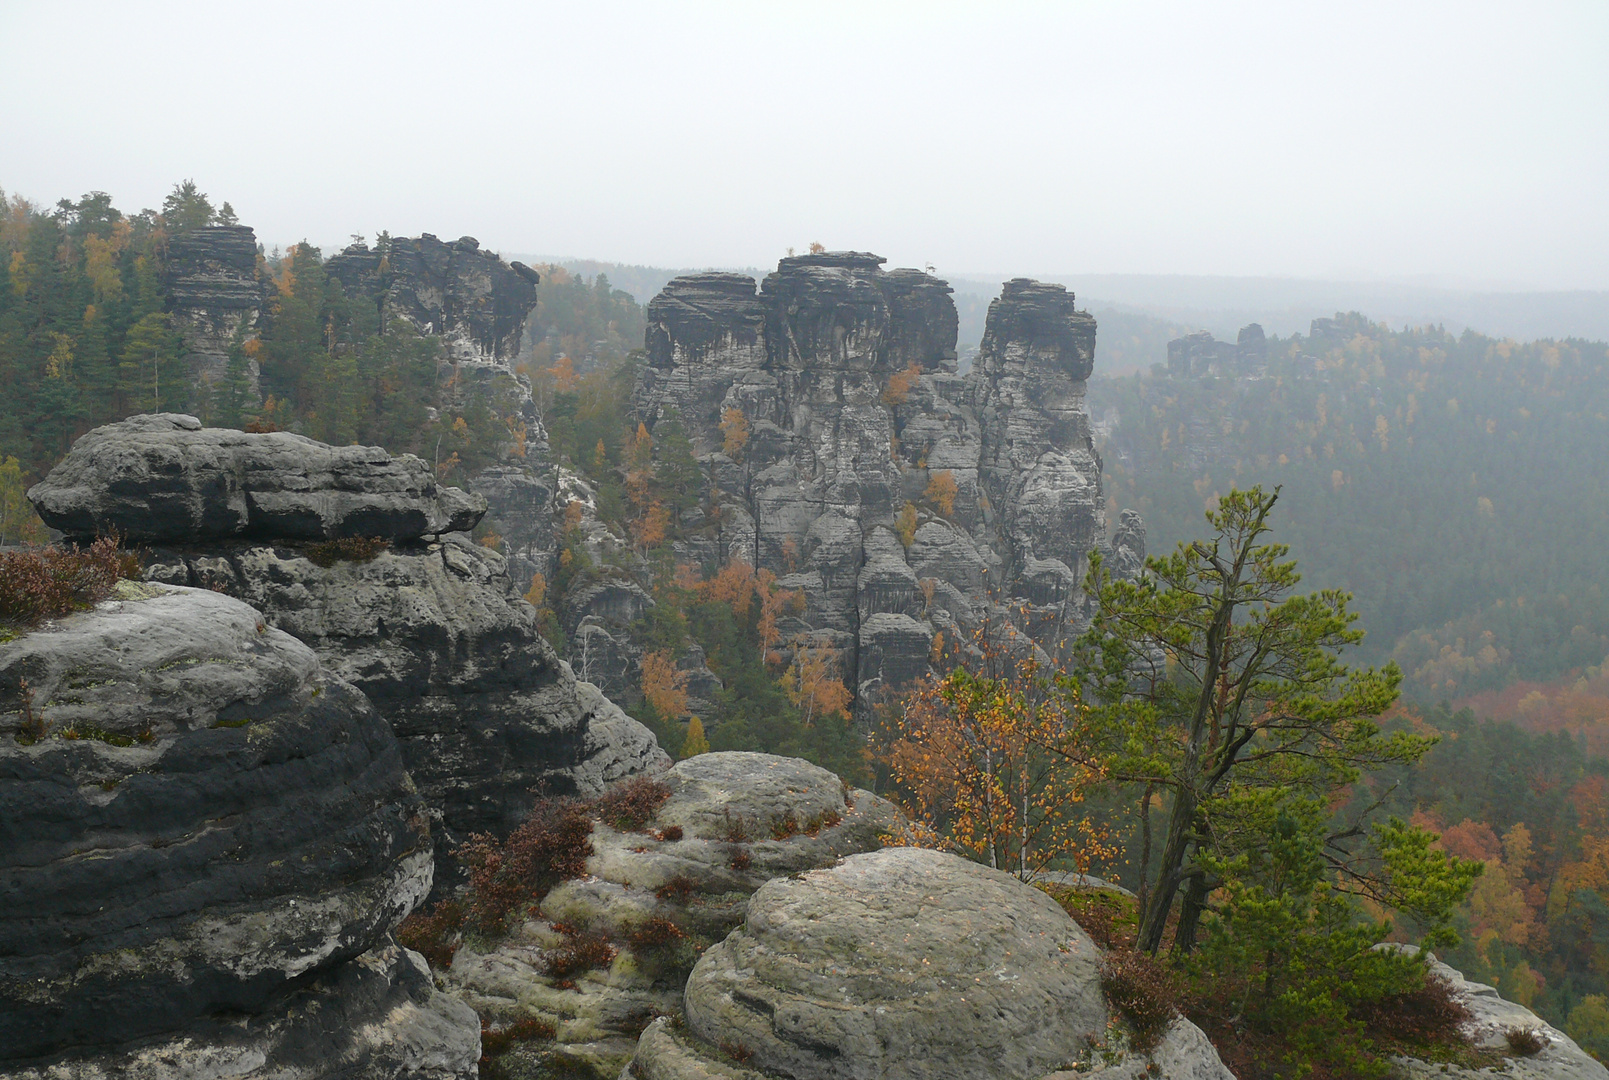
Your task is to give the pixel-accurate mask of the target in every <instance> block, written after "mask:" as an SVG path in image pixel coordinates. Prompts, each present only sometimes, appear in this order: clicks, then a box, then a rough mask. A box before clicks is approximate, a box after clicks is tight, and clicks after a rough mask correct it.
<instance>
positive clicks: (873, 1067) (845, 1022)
mask: <svg viewBox="0 0 1609 1080" xmlns="http://www.w3.org/2000/svg"><path fill="white" fill-rule="evenodd" d="M1098 961H1099V951H1098V950H1097V948H1096V946H1095V944H1094V942H1092V941H1091V940H1090V939H1089V937H1088V935H1086V934H1085V933H1084V932H1083V930H1081V929H1080V928H1079V927H1078V925H1077V924H1076V923H1074V922H1073V921H1072V919H1070V918H1068V916H1067V914H1066V912H1064V911H1063V910H1062V909H1061V908H1060V907H1059V906H1057V904H1056V903H1055V902H1054V901H1053V900H1051V899H1050V898H1049V897H1048V896H1046V895H1045V894H1044V893H1043V892H1040V891H1039V890H1037V889H1034V888H1032V887H1030V886H1028V885H1025V884H1023V883H1022V882H1020V881H1018V880H1016V879H1015V878H1013V877H1011V876H1009V875H1007V874H1002V873H999V872H997V871H994V870H989V869H987V868H986V867H983V866H980V865H978V864H976V863H972V862H968V861H966V860H964V859H960V858H958V857H956V856H953V855H947V854H944V853H941V852H935V851H927V850H922V849H917V848H890V849H886V850H883V851H879V852H874V853H869V854H863V855H854V856H851V857H849V858H846V859H844V860H842V861H841V862H839V863H838V864H837V865H835V866H833V867H831V868H828V869H822V870H814V871H810V872H807V873H803V874H794V875H791V876H789V877H787V878H777V879H774V880H772V881H770V882H768V883H767V884H766V885H765V886H763V887H762V888H761V889H760V890H759V891H758V892H757V893H755V895H754V897H753V898H752V900H751V901H750V902H749V905H748V911H747V914H746V916H745V918H744V922H743V925H742V926H741V927H739V928H738V929H737V930H735V931H733V933H732V934H731V935H730V936H728V937H727V938H726V940H725V941H723V942H721V943H720V944H719V945H717V946H715V947H714V948H712V949H710V950H709V951H708V952H706V953H705V954H704V955H703V957H701V958H700V959H699V962H698V964H697V966H696V967H694V969H693V972H692V975H691V977H690V978H689V979H688V982H687V990H686V995H685V1004H686V1024H685V1027H684V1028H682V1029H681V1030H677V1029H676V1028H675V1027H673V1026H672V1025H671V1024H669V1023H668V1022H666V1021H657V1022H655V1023H654V1024H653V1025H652V1026H650V1027H649V1028H648V1029H647V1030H646V1031H644V1033H643V1035H642V1038H641V1040H640V1043H639V1046H638V1050H637V1054H636V1056H635V1058H634V1059H633V1062H632V1065H631V1067H630V1069H629V1070H628V1072H623V1073H622V1076H626V1075H633V1076H636V1077H639V1078H641V1080H692V1078H694V1077H699V1078H703V1077H709V1076H723V1077H731V1078H733V1080H736V1078H737V1077H743V1078H749V1077H759V1076H782V1077H788V1078H789V1080H847V1078H855V1080H859V1078H870V1077H880V1078H889V1080H937V1078H952V1077H953V1078H957V1080H960V1078H965V1080H974V1078H976V1080H1020V1078H1022V1077H1045V1076H1049V1075H1053V1074H1057V1073H1060V1072H1063V1071H1067V1072H1068V1073H1069V1074H1071V1073H1072V1072H1084V1071H1090V1070H1091V1069H1096V1068H1099V1069H1101V1070H1102V1071H1103V1075H1104V1073H1105V1071H1110V1072H1111V1073H1112V1075H1114V1076H1132V1077H1135V1078H1136V1080H1137V1078H1139V1077H1142V1076H1146V1075H1151V1076H1162V1077H1170V1078H1181V1080H1182V1078H1185V1077H1189V1078H1191V1080H1229V1077H1230V1073H1229V1071H1228V1070H1227V1069H1226V1068H1224V1066H1223V1063H1222V1062H1221V1061H1220V1060H1219V1059H1218V1056H1217V1053H1216V1052H1215V1051H1214V1050H1213V1049H1212V1047H1211V1045H1210V1044H1209V1043H1208V1042H1207V1041H1206V1039H1205V1038H1204V1037H1203V1036H1202V1035H1201V1032H1200V1031H1199V1030H1197V1029H1196V1028H1194V1027H1193V1026H1192V1025H1190V1024H1189V1023H1187V1022H1185V1021H1183V1020H1180V1021H1176V1022H1175V1023H1174V1025H1173V1026H1172V1028H1170V1029H1169V1031H1168V1032H1167V1034H1166V1036H1165V1038H1164V1039H1163V1041H1162V1044H1161V1045H1160V1046H1158V1047H1157V1048H1156V1049H1155V1050H1154V1051H1153V1052H1151V1053H1150V1054H1131V1053H1128V1052H1126V1050H1125V1048H1124V1045H1123V1043H1122V1041H1121V1039H1118V1040H1116V1041H1114V1040H1113V1035H1114V1033H1115V1030H1116V1029H1114V1027H1113V1026H1112V1025H1111V1024H1110V1016H1109V1014H1108V1010H1107V1005H1106V1001H1105V997H1104V995H1103V993H1102V990H1101V979H1100V973H1099V969H1098Z"/></svg>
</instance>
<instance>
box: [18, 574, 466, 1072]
mask: <svg viewBox="0 0 1609 1080" xmlns="http://www.w3.org/2000/svg"><path fill="white" fill-rule="evenodd" d="M0 730H3V731H4V732H5V734H4V735H0V1076H7V1077H10V1076H19V1077H20V1076H28V1077H33V1076H45V1075H48V1076H51V1077H85V1078H88V1077H100V1076H108V1075H124V1076H158V1075H173V1074H175V1073H176V1072H183V1071H185V1070H186V1069H193V1070H197V1074H198V1075H200V1074H208V1075H222V1074H223V1073H224V1072H227V1073H228V1074H229V1075H241V1076H245V1075H263V1074H264V1073H263V1072H262V1071H261V1070H263V1069H264V1068H265V1066H267V1065H269V1064H272V1065H274V1066H278V1067H282V1071H275V1072H274V1075H285V1076H297V1077H315V1076H334V1075H342V1076H364V1077H368V1076H375V1077H379V1076H387V1077H390V1076H399V1075H407V1076H416V1077H420V1078H425V1077H430V1078H443V1080H444V1078H447V1077H456V1076H464V1075H467V1074H469V1073H472V1070H473V1065H474V1061H475V1057H476V1055H477V1053H478V1042H479V1038H478V1029H477V1026H476V1024H475V1020H474V1017H473V1015H472V1014H470V1013H469V1012H468V1011H467V1010H466V1009H464V1008H462V1007H461V1006H459V1005H458V1004H457V1003H455V1002H452V1001H451V1000H449V999H447V998H445V997H444V996H443V995H439V994H436V993H435V992H434V991H433V989H432V988H431V987H430V985H429V983H428V981H427V980H425V979H422V978H421V977H420V974H419V966H420V961H419V960H418V958H417V957H411V956H407V955H405V954H404V953H403V952H402V951H401V950H399V949H398V948H397V947H396V946H395V945H394V944H393V943H392V941H391V938H390V934H391V931H392V929H393V928H394V927H395V926H396V925H397V924H398V923H399V922H400V921H401V920H402V918H403V917H404V916H405V915H407V914H408V912H409V911H410V910H412V909H413V907H414V906H415V905H417V904H418V903H419V902H420V900H422V899H423V897H424V896H425V894H426V893H427V892H429V890H430V887H431V877H432V863H431V839H432V838H431V833H430V828H429V824H428V817H427V815H426V814H425V813H424V806H423V804H422V802H421V800H420V798H419V795H418V793H417V791H416V790H415V788H414V786H413V784H412V783H411V782H410V781H409V779H408V776H407V774H406V773H405V771H404V769H403V762H402V757H401V754H400V753H399V750H398V746H397V741H396V738H395V737H394V736H393V735H392V733H391V731H390V729H389V728H388V726H387V725H386V724H385V722H384V721H383V720H382V719H381V718H380V716H379V715H378V714H377V713H376V712H375V711H374V709H373V707H372V706H371V705H370V704H369V703H368V701H367V700H366V699H365V698H364V697H363V695H362V694H361V693H359V692H358V691H357V690H355V689H354V688H353V687H351V686H350V685H348V684H347V683H345V682H343V681H342V680H341V679H339V678H337V677H336V676H335V675H333V674H332V673H331V672H329V671H327V670H325V669H324V668H323V667H322V666H321V665H320V664H319V661H318V658H317V656H316V655H315V654H314V653H313V651H312V650H310V649H309V648H307V646H305V645H303V644H302V643H301V642H299V641H297V640H296V639H295V638H294V637H292V636H290V635H289V634H286V633H284V632H282V631H280V630H277V629H274V628H273V627H271V626H269V625H267V624H266V623H265V622H264V620H263V618H262V616H261V615H260V614H259V613H258V612H256V611H254V610H253V609H251V608H250V607H248V606H246V605H245V604H243V603H240V602H239V601H237V600H233V599H230V598H228V597H225V596H222V595H219V594H218V593H215V592H212V591H209V590H197V589H187V588H174V587H169V586H165V585H154V584H141V583H136V582H129V581H124V582H121V583H119V585H118V588H117V591H116V592H115V593H114V596H113V598H112V599H111V600H109V601H106V602H104V603H102V604H100V605H99V606H98V607H97V608H96V609H95V610H93V611H89V612H85V613H82V614H77V615H73V616H70V617H68V618H64V619H61V620H59V621H57V622H54V623H51V624H48V625H46V626H44V627H42V628H40V629H36V630H34V631H32V632H29V633H26V634H24V635H22V636H21V637H19V638H17V639H15V640H12V641H10V642H7V643H5V644H0ZM225 1018H231V1019H225ZM343 1065H346V1066H350V1067H348V1068H343V1067H342V1066H343ZM220 1070H222V1071H220Z"/></svg>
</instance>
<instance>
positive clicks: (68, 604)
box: [0, 536, 140, 640]
mask: <svg viewBox="0 0 1609 1080" xmlns="http://www.w3.org/2000/svg"><path fill="white" fill-rule="evenodd" d="M139 573H140V561H139V558H138V557H137V556H135V555H134V554H133V553H132V552H128V551H124V550H123V549H122V548H120V547H119V546H118V538H117V537H116V536H103V537H101V538H100V539H98V540H96V541H95V542H94V543H92V544H91V545H90V546H89V547H88V548H78V547H43V548H32V549H27V550H23V551H0V640H5V639H6V638H9V637H15V636H16V635H17V634H19V633H22V632H25V631H26V630H28V629H30V628H31V627H34V626H37V625H38V624H39V623H41V622H43V621H44V620H46V619H55V618H60V617H61V616H63V615H71V614H72V613H73V612H75V611H85V610H87V609H89V608H91V607H93V606H94V605H95V604H96V602H98V601H100V600H104V599H105V598H106V597H107V596H110V595H111V592H112V589H113V588H114V587H115V586H116V585H117V582H118V580H119V579H120V578H132V577H138V576H139Z"/></svg>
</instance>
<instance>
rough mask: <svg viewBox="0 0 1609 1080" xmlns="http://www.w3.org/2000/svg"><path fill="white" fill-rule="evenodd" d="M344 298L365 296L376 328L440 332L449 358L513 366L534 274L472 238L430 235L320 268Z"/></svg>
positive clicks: (360, 250) (362, 247) (365, 249)
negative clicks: (404, 324) (399, 323)
mask: <svg viewBox="0 0 1609 1080" xmlns="http://www.w3.org/2000/svg"><path fill="white" fill-rule="evenodd" d="M324 270H325V273H327V274H329V276H330V277H332V278H334V279H335V280H336V281H339V282H340V283H341V285H342V286H343V287H344V288H345V290H346V292H347V295H349V296H365V297H372V298H373V299H374V301H375V303H376V304H377V305H378V306H379V309H380V316H381V320H382V323H384V322H387V321H389V320H391V319H396V318H401V319H406V320H407V321H408V322H410V323H412V324H413V326H414V328H415V329H417V330H418V331H419V332H420V333H424V334H431V333H434V334H439V335H441V337H442V338H443V340H444V341H445V342H446V343H447V347H448V352H449V354H450V356H451V357H452V359H454V360H478V361H491V362H496V363H502V364H504V365H507V364H510V363H512V362H513V360H514V357H515V356H516V355H518V353H519V350H520V339H521V337H522V335H523V334H524V332H525V320H526V319H527V317H528V316H529V315H530V313H531V312H532V311H533V310H535V308H536V286H537V284H538V282H539V280H540V278H539V276H538V274H537V272H536V271H535V270H532V269H531V268H530V267H528V266H526V265H525V264H524V263H518V262H516V263H505V262H504V261H503V260H502V259H500V258H499V257H498V256H497V255H496V254H495V253H493V252H490V251H482V250H481V248H480V242H479V241H478V240H476V239H475V238H474V237H473V236H464V237H460V238H459V239H457V240H455V241H451V242H448V241H444V240H438V239H437V238H436V237H434V236H432V235H431V234H430V233H423V234H421V235H420V236H418V237H405V236H399V237H391V238H389V239H388V242H387V243H386V245H385V246H384V247H383V248H382V247H376V248H370V247H369V246H368V245H367V244H364V243H362V242H359V243H356V244H352V245H351V246H349V247H347V248H346V249H345V250H344V251H342V252H341V253H340V254H338V255H332V256H331V257H330V259H329V261H328V262H326V263H325V264H324Z"/></svg>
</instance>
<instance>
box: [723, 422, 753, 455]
mask: <svg viewBox="0 0 1609 1080" xmlns="http://www.w3.org/2000/svg"><path fill="white" fill-rule="evenodd" d="M748 442H749V422H748V420H746V419H744V416H743V413H742V412H740V411H739V410H737V409H727V410H726V412H724V413H722V414H721V452H722V453H724V454H725V455H726V456H727V457H729V458H731V459H732V460H733V461H736V460H738V457H739V455H741V454H742V453H743V447H745V446H747V445H748Z"/></svg>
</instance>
